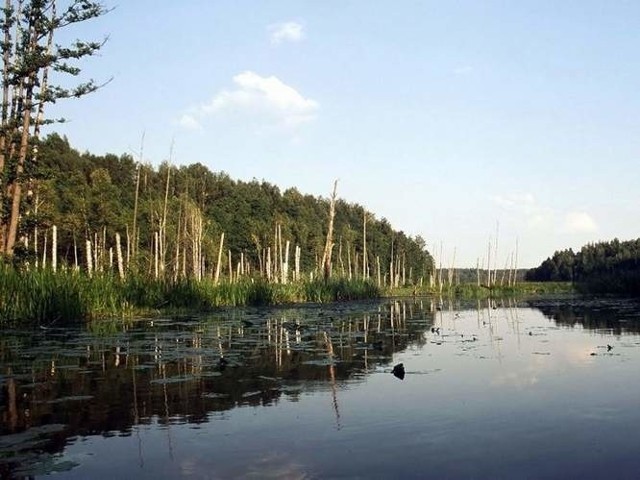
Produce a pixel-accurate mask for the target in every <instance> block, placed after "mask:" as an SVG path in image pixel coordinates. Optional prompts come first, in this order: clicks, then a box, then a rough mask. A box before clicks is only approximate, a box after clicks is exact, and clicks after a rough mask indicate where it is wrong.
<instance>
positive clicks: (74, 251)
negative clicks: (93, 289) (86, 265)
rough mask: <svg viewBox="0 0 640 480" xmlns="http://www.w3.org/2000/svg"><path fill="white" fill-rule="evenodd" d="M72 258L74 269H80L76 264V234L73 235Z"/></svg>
mask: <svg viewBox="0 0 640 480" xmlns="http://www.w3.org/2000/svg"><path fill="white" fill-rule="evenodd" d="M73 259H74V261H75V269H76V271H77V270H79V269H80V266H79V265H78V244H77V243H76V236H75V235H74V236H73Z"/></svg>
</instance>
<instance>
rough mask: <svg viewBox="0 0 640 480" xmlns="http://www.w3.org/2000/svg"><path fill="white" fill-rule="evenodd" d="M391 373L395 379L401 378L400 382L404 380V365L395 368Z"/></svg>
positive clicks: (400, 364)
mask: <svg viewBox="0 0 640 480" xmlns="http://www.w3.org/2000/svg"><path fill="white" fill-rule="evenodd" d="M391 373H393V376H394V377H396V378H399V379H400V380H404V365H403V364H402V363H399V364H397V365H396V366H395V367H393V370H391Z"/></svg>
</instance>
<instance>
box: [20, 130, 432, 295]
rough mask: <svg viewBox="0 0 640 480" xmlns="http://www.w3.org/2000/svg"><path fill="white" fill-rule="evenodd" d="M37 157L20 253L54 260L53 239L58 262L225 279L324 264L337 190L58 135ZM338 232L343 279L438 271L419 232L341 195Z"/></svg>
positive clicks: (397, 278)
mask: <svg viewBox="0 0 640 480" xmlns="http://www.w3.org/2000/svg"><path fill="white" fill-rule="evenodd" d="M39 158H40V160H39V165H38V171H37V172H34V181H33V183H32V185H33V188H32V189H31V190H30V192H29V195H28V198H27V199H26V202H27V204H26V205H25V208H24V211H25V215H24V216H23V219H22V223H21V232H20V233H21V235H20V238H21V239H22V242H21V245H20V251H18V250H16V255H17V256H18V257H19V259H21V260H26V261H28V262H30V263H31V264H33V263H36V264H39V265H42V264H43V263H47V262H48V263H51V261H52V254H51V248H52V244H53V242H54V241H55V253H56V256H57V261H58V262H61V263H62V264H66V265H68V266H77V267H78V268H82V269H86V268H87V267H88V268H89V269H93V270H94V271H108V270H110V271H113V272H116V271H117V268H118V266H117V263H118V261H117V258H119V257H120V256H121V257H122V263H124V269H125V270H126V271H127V272H134V273H137V274H144V275H148V274H150V275H155V276H160V277H163V276H164V277H167V278H169V277H172V278H179V277H182V278H187V277H190V278H191V277H197V278H202V277H213V276H216V270H218V271H219V275H220V278H221V279H222V278H225V277H226V278H227V279H231V280H233V279H234V277H235V278H237V277H238V276H241V275H242V276H252V275H257V274H260V273H262V272H267V273H268V274H269V275H271V274H273V275H276V276H278V275H279V277H278V278H281V276H282V272H281V271H279V270H282V269H283V268H285V269H286V268H288V273H287V272H286V271H285V274H287V275H289V278H293V276H294V268H293V265H294V263H298V264H299V267H298V269H299V271H300V272H301V275H309V274H310V273H311V272H314V273H315V275H316V277H317V276H318V275H321V273H322V270H321V268H320V265H322V256H323V252H324V250H325V242H326V237H327V230H328V220H329V200H328V199H325V198H316V197H314V196H311V195H305V194H302V193H300V192H299V191H297V190H296V189H295V188H290V189H287V190H285V191H284V192H281V191H280V190H279V188H278V187H277V186H274V185H271V184H269V183H267V182H265V181H258V180H253V181H250V182H243V181H235V180H232V179H231V178H230V177H229V176H228V175H227V174H225V173H218V172H212V171H210V170H209V169H208V168H207V167H205V166H203V165H201V164H194V165H189V166H180V167H175V166H172V165H170V164H169V163H168V162H164V163H162V164H161V165H160V166H159V167H158V168H154V167H152V166H151V165H148V164H144V163H142V164H141V163H140V162H138V161H136V159H134V158H133V157H132V156H130V155H122V156H117V155H110V154H107V155H104V156H96V155H92V154H90V153H83V154H81V153H79V152H78V151H76V150H75V149H73V148H72V147H71V146H70V144H69V142H68V140H67V139H66V138H62V137H60V136H59V135H57V134H52V135H49V136H48V137H47V138H45V139H44V140H42V141H41V142H40V145H39ZM327 187H329V186H327ZM365 221H366V246H365V244H364V242H363V237H364V233H365V232H364V228H363V227H364V223H365ZM54 226H55V238H54V233H53V232H54V230H53V229H54ZM333 232H334V233H333V242H334V246H333V250H332V254H331V256H332V264H333V275H334V276H344V277H353V278H363V277H366V278H370V279H372V280H374V281H375V280H377V279H378V272H380V281H381V283H384V284H389V283H391V281H390V279H391V278H393V280H394V282H395V283H397V284H401V283H407V284H410V283H414V282H418V281H419V280H420V279H421V278H423V279H425V281H426V280H427V278H428V276H429V275H430V273H431V271H432V264H433V262H432V259H431V257H430V255H429V254H428V252H427V251H426V250H425V242H424V240H423V239H422V238H420V237H417V238H411V237H409V236H407V235H405V234H404V233H403V232H397V231H394V230H393V229H392V227H391V225H390V224H389V222H388V221H387V220H386V219H381V220H378V219H375V218H374V216H373V215H372V214H371V213H369V212H366V211H365V209H364V208H363V207H362V206H359V205H355V204H349V203H347V202H345V201H342V200H338V201H337V202H336V214H335V222H334V230H333ZM116 234H118V236H119V237H120V238H122V245H121V250H122V253H121V255H120V256H119V255H118V254H117V251H118V246H119V245H118V244H117V242H118V239H117V237H116ZM222 234H224V238H221V236H222ZM221 243H222V245H221ZM289 246H290V249H291V253H289V251H288V247H289ZM296 247H299V249H298V248H296ZM365 252H366V256H364V254H365ZM218 259H219V261H218ZM285 261H286V262H285ZM289 265H290V266H289ZM391 269H393V273H394V274H393V275H390V274H389V272H390V271H391Z"/></svg>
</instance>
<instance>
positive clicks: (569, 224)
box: [564, 212, 598, 233]
mask: <svg viewBox="0 0 640 480" xmlns="http://www.w3.org/2000/svg"><path fill="white" fill-rule="evenodd" d="M564 231H565V232H567V233H594V232H597V231H598V225H597V224H596V222H595V220H594V219H593V218H592V217H591V215H589V214H588V213H587V212H569V213H567V214H566V215H565V216H564Z"/></svg>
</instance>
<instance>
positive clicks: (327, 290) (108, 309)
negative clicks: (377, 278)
mask: <svg viewBox="0 0 640 480" xmlns="http://www.w3.org/2000/svg"><path fill="white" fill-rule="evenodd" d="M379 296H380V291H379V289H378V288H377V287H376V286H375V285H374V284H373V283H371V282H363V281H359V280H357V281H348V280H345V279H335V280H331V281H329V282H326V283H325V282H323V281H318V280H316V281H311V282H297V283H290V284H286V285H282V284H274V283H268V282H265V281H263V280H244V281H241V282H237V283H232V284H231V283H220V284H218V285H215V284H214V282H213V281H212V280H209V279H205V280H202V281H194V280H181V281H178V282H170V281H166V280H155V279H149V278H146V277H142V276H129V277H127V279H126V280H120V279H119V278H118V277H115V276H113V275H106V274H105V275H94V276H93V277H92V278H89V277H88V276H87V275H86V274H84V273H83V272H77V271H69V270H66V271H59V272H57V273H54V272H53V271H51V270H47V269H42V270H18V269H15V268H14V267H11V266H8V265H0V322H1V323H5V324H6V323H9V322H18V321H20V322H22V321H33V322H36V323H38V324H40V325H43V326H46V325H52V324H55V323H56V322H58V321H60V322H73V321H83V320H90V319H95V318H118V317H120V318H122V317H131V316H132V315H134V314H140V313H144V312H149V311H158V310H165V309H167V310H169V309H173V310H196V311H197V310H208V309H213V308H216V307H222V306H242V305H281V304H287V303H300V302H321V303H326V302H333V301H342V300H356V299H366V298H376V297H379Z"/></svg>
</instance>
